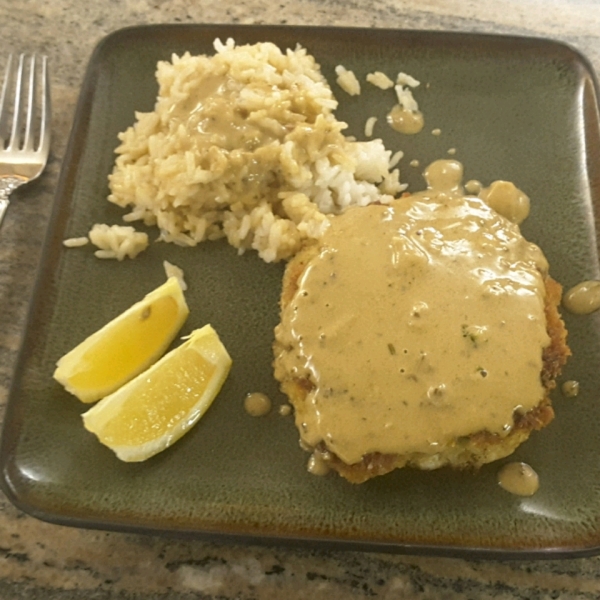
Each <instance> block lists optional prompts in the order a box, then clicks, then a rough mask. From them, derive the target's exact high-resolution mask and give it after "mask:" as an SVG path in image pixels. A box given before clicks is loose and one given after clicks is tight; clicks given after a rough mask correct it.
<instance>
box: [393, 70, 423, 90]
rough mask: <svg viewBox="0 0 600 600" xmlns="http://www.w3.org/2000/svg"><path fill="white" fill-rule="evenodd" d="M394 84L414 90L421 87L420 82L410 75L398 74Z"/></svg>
mask: <svg viewBox="0 0 600 600" xmlns="http://www.w3.org/2000/svg"><path fill="white" fill-rule="evenodd" d="M396 84H397V85H402V86H408V87H411V88H416V87H419V86H420V85H421V82H420V81H418V80H417V79H415V78H414V77H412V76H411V75H408V74H407V73H402V72H400V73H398V76H397V77H396Z"/></svg>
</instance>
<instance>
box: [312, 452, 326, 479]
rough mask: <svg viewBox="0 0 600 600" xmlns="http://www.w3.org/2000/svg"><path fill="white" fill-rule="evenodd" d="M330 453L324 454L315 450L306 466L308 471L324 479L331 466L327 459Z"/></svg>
mask: <svg viewBox="0 0 600 600" xmlns="http://www.w3.org/2000/svg"><path fill="white" fill-rule="evenodd" d="M327 454H329V453H325V454H324V453H322V452H319V451H318V450H315V451H314V452H313V453H312V454H311V455H310V458H309V459H308V464H307V465H306V470H307V471H308V472H309V473H311V474H312V475H320V476H321V477H323V476H324V475H327V473H329V470H330V469H329V465H328V464H327V462H326V460H325V457H326V456H327Z"/></svg>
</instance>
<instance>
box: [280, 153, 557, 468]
mask: <svg viewBox="0 0 600 600" xmlns="http://www.w3.org/2000/svg"><path fill="white" fill-rule="evenodd" d="M425 177H426V179H427V183H428V189H427V190H426V191H424V192H419V193H417V194H414V195H412V196H408V197H405V198H401V199H399V200H397V201H395V202H393V203H392V204H391V205H388V206H385V205H373V206H370V207H368V208H351V209H349V210H348V211H347V212H346V213H344V214H343V215H341V216H339V217H336V218H334V219H332V223H331V226H330V228H329V229H328V230H327V232H326V233H325V235H324V238H323V240H322V246H321V250H320V252H319V254H318V256H317V257H315V258H314V259H313V260H311V261H310V262H309V264H308V265H307V267H306V268H305V270H304V272H303V274H302V276H301V277H300V279H299V281H298V284H299V288H298V290H297V292H296V294H295V296H294V298H293V300H292V301H291V302H290V303H289V305H288V306H286V308H285V309H284V312H283V314H282V321H281V324H280V325H279V326H278V328H277V329H276V336H277V339H278V341H279V342H280V344H281V346H282V347H283V348H284V350H283V351H282V353H281V355H280V356H279V357H278V360H279V361H281V363H282V364H283V365H284V366H285V368H286V370H287V372H289V373H292V374H294V375H295V376H297V377H300V378H306V379H308V380H309V381H310V383H311V384H312V386H313V389H312V390H311V391H309V392H308V396H307V400H306V402H305V403H303V405H301V406H296V410H295V419H296V424H297V426H298V429H299V431H300V435H301V439H302V442H303V445H304V446H308V447H312V448H314V447H315V446H316V445H317V444H319V442H321V441H324V442H325V444H326V447H327V448H328V449H329V450H331V451H333V452H335V453H336V454H337V455H338V456H339V457H340V458H341V459H342V460H343V461H344V462H346V463H347V464H353V463H356V462H359V461H360V460H361V458H362V457H363V456H364V455H365V454H368V453H371V452H382V453H390V454H405V453H413V452H422V453H427V454H434V453H436V452H438V451H440V450H441V449H442V448H443V446H444V445H446V444H449V443H452V442H453V440H455V439H457V438H460V437H461V436H467V435H469V434H471V433H474V432H477V431H482V430H488V431H490V432H493V433H497V434H500V435H504V434H506V433H508V432H509V431H510V430H511V428H512V426H513V413H514V412H515V411H522V412H526V411H528V410H530V409H531V408H533V407H534V406H536V405H537V404H538V403H539V402H540V401H541V399H542V398H543V397H544V389H543V387H542V384H541V381H540V372H541V370H542V349H543V348H544V347H545V346H547V345H548V343H549V338H548V335H547V333H546V327H545V315H544V294H545V287H544V281H543V273H544V272H545V271H546V270H547V263H546V260H545V258H544V256H543V254H542V252H541V251H540V249H539V248H538V247H537V246H535V245H534V244H531V243H528V242H527V241H526V240H525V239H524V238H523V237H522V236H521V235H520V232H519V229H518V227H517V226H516V225H514V224H512V223H510V222H508V221H507V220H506V219H504V218H503V217H501V216H500V215H498V214H497V213H496V212H495V211H493V210H492V209H491V208H490V207H489V206H487V204H485V203H484V202H483V201H482V200H481V199H479V198H474V197H464V196H463V190H462V187H461V178H462V165H461V164H460V163H458V162H457V161H453V160H440V161H436V162H435V163H433V164H432V165H430V166H429V167H428V168H427V170H426V171H425ZM515 340H519V343H515Z"/></svg>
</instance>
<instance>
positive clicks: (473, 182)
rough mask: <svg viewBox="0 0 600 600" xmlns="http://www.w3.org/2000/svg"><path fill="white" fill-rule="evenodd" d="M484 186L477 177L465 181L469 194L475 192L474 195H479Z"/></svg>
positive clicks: (466, 190)
mask: <svg viewBox="0 0 600 600" xmlns="http://www.w3.org/2000/svg"><path fill="white" fill-rule="evenodd" d="M482 187H483V186H482V185H481V181H477V179H469V181H467V183H465V192H467V194H473V196H477V195H478V194H479V192H480V191H481V188H482Z"/></svg>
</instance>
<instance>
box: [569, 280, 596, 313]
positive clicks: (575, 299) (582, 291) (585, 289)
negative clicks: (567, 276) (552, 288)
mask: <svg viewBox="0 0 600 600" xmlns="http://www.w3.org/2000/svg"><path fill="white" fill-rule="evenodd" d="M562 304H563V306H564V307H565V308H566V309H567V310H568V311H569V312H572V313H574V314H576V315H587V314H589V313H592V312H594V311H596V310H598V309H599V308H600V281H582V282H581V283H578V284H577V285H576V286H574V287H572V288H571V289H570V290H568V291H567V292H566V293H565V295H564V296H563V300H562Z"/></svg>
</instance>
